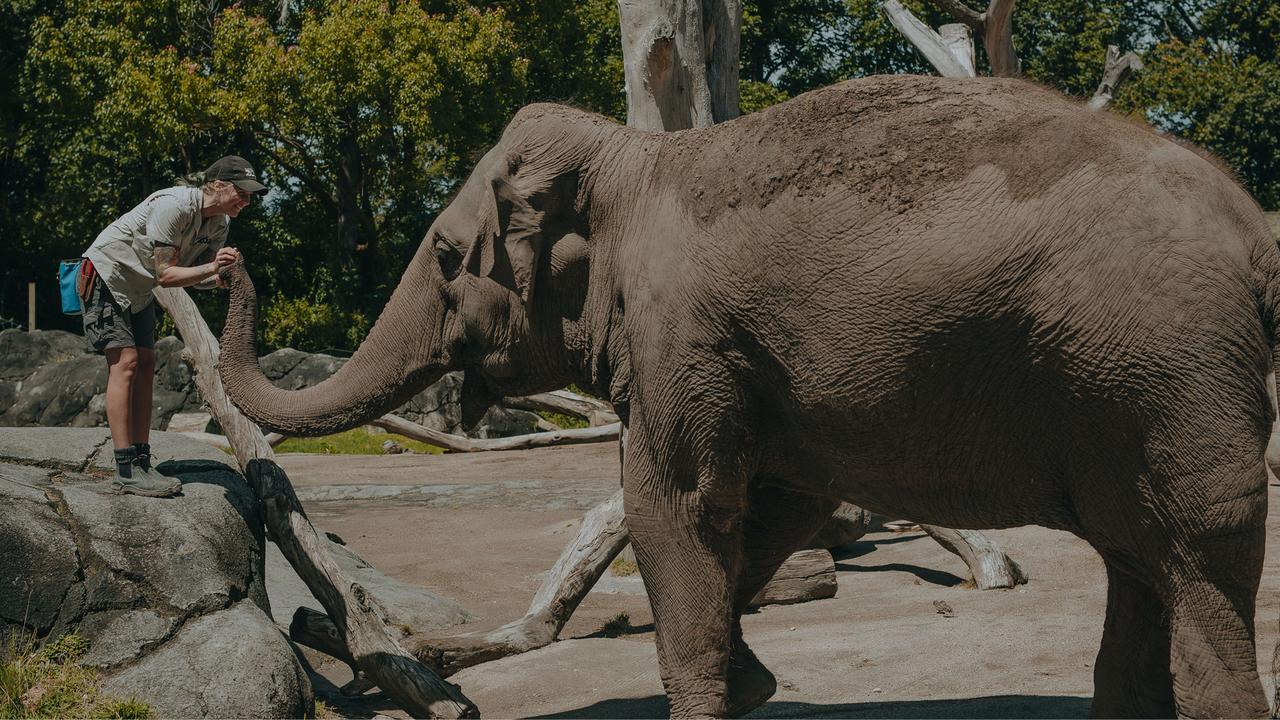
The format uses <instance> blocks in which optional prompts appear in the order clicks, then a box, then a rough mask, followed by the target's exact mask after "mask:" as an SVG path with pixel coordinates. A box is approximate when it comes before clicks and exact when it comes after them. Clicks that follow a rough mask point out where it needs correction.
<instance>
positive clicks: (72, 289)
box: [58, 258, 84, 315]
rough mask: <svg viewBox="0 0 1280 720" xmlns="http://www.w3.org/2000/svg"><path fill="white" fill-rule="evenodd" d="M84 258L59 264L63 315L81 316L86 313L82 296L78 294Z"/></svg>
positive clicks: (59, 285) (59, 289) (59, 290)
mask: <svg viewBox="0 0 1280 720" xmlns="http://www.w3.org/2000/svg"><path fill="white" fill-rule="evenodd" d="M82 262H84V258H76V259H75V260H63V261H62V262H60V263H58V294H59V295H60V296H61V297H62V313H63V314H64V315H79V314H80V313H82V312H84V306H83V305H82V304H81V303H80V295H79V293H77V292H76V280H77V278H79V277H80V263H82Z"/></svg>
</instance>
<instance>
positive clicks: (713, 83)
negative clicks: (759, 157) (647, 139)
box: [618, 0, 742, 130]
mask: <svg viewBox="0 0 1280 720" xmlns="http://www.w3.org/2000/svg"><path fill="white" fill-rule="evenodd" d="M618 19H619V21H620V22H621V24H622V63H623V75H624V77H625V81H626V91H627V124H628V125H630V126H632V127H637V128H641V129H644V130H687V129H689V128H695V127H707V126H709V125H713V124H715V123H718V122H723V121H725V120H729V119H731V118H735V117H737V116H738V43H739V38H740V37H741V34H742V6H741V4H740V3H739V2H737V0H618Z"/></svg>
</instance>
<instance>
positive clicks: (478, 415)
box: [458, 365, 502, 433]
mask: <svg viewBox="0 0 1280 720" xmlns="http://www.w3.org/2000/svg"><path fill="white" fill-rule="evenodd" d="M501 400H502V396H501V395H499V394H498V393H496V392H494V391H493V390H492V389H491V388H490V387H489V385H488V383H486V382H485V381H484V373H483V371H481V370H480V368H479V367H476V366H474V365H471V366H467V367H466V368H464V369H463V374H462V390H461V397H460V398H459V399H458V403H459V405H460V406H461V409H462V429H463V430H464V431H466V432H467V433H471V432H474V431H475V429H476V427H477V426H479V424H480V421H481V420H483V419H484V416H485V413H487V412H489V408H491V407H493V406H494V405H497V404H498V403H499V402H500V401H501Z"/></svg>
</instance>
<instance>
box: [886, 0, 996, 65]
mask: <svg viewBox="0 0 1280 720" xmlns="http://www.w3.org/2000/svg"><path fill="white" fill-rule="evenodd" d="M881 9H882V10H883V11H884V14H885V16H887V17H888V18H889V22H890V23H892V24H893V26H894V27H895V28H897V29H898V32H900V33H902V36H903V37H905V38H906V39H907V40H908V41H910V43H911V44H912V45H914V46H915V48H916V49H917V50H919V51H920V54H921V55H924V58H925V59H926V60H928V61H929V63H930V64H931V65H933V67H934V69H936V70H937V71H938V74H939V75H941V76H943V77H974V76H975V75H977V72H976V71H975V70H974V59H973V32H972V31H971V30H970V29H969V26H968V25H963V24H960V23H954V24H951V25H943V26H942V27H940V28H938V32H934V31H933V29H932V28H930V27H929V26H928V25H925V24H924V23H923V22H921V21H920V19H919V18H917V17H916V16H915V15H912V14H911V11H910V10H908V9H906V8H905V7H903V6H902V3H899V2H898V0H885V3H884V5H882V6H881Z"/></svg>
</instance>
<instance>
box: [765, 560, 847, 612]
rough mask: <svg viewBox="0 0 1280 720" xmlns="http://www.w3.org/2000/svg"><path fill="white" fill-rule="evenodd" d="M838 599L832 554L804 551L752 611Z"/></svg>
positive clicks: (786, 565)
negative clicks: (773, 606) (824, 599)
mask: <svg viewBox="0 0 1280 720" xmlns="http://www.w3.org/2000/svg"><path fill="white" fill-rule="evenodd" d="M835 596H836V563H835V560H833V559H832V558H831V551H830V550H801V551H800V552H798V553H793V554H792V555H791V557H789V558H787V559H786V561H785V562H783V563H782V566H781V567H779V568H778V571H777V572H775V573H774V574H773V579H772V580H770V581H769V584H768V585H765V586H764V588H763V589H761V590H760V592H758V593H756V596H755V597H754V598H752V599H751V602H750V603H749V606H750V607H760V606H761V605H792V604H795V603H802V602H809V601H810V600H821V599H823V598H830V597H835Z"/></svg>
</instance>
